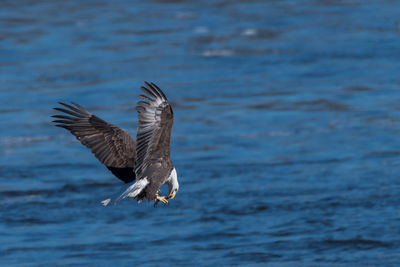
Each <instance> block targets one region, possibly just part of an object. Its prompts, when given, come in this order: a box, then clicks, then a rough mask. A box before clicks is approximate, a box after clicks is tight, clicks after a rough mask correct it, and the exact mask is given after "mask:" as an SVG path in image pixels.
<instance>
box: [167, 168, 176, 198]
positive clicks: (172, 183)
mask: <svg viewBox="0 0 400 267" xmlns="http://www.w3.org/2000/svg"><path fill="white" fill-rule="evenodd" d="M167 184H168V189H169V192H168V198H170V199H173V198H174V197H175V195H176V192H178V190H179V183H178V175H177V173H176V169H175V168H173V169H172V171H171V174H170V175H169V178H168V180H167Z"/></svg>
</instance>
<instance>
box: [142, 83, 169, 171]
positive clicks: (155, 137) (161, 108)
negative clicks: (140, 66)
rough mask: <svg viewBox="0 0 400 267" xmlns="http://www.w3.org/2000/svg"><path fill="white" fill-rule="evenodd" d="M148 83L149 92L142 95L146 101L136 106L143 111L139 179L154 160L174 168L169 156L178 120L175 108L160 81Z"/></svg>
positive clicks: (144, 89)
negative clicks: (175, 123)
mask: <svg viewBox="0 0 400 267" xmlns="http://www.w3.org/2000/svg"><path fill="white" fill-rule="evenodd" d="M145 84H146V87H142V90H143V92H144V93H145V95H140V98H141V99H142V101H139V102H138V104H137V106H136V110H137V111H138V115H139V122H138V130H137V137H136V154H137V158H136V165H135V173H136V177H137V179H141V178H144V177H142V176H143V174H144V173H145V171H146V168H147V167H148V166H149V165H151V164H152V163H166V164H167V165H168V167H170V168H171V169H172V164H171V162H170V159H169V153H170V139H171V130H172V124H173V123H174V116H173V112H172V108H171V106H170V104H169V103H168V100H167V97H166V96H165V95H164V93H163V92H162V91H161V89H160V88H158V87H157V85H155V84H154V83H150V84H149V83H147V82H145ZM169 165H170V166H169ZM149 178H151V177H149Z"/></svg>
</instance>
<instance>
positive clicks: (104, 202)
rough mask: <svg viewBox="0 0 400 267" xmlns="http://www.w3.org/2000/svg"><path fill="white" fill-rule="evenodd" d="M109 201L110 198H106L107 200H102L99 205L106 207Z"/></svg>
mask: <svg viewBox="0 0 400 267" xmlns="http://www.w3.org/2000/svg"><path fill="white" fill-rule="evenodd" d="M110 201H111V198H107V199H104V200H103V201H102V202H101V204H103V206H107V205H108V204H110Z"/></svg>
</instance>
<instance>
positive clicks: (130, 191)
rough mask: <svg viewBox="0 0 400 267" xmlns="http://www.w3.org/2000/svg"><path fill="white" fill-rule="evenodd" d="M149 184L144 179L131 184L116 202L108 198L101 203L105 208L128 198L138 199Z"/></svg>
mask: <svg viewBox="0 0 400 267" xmlns="http://www.w3.org/2000/svg"><path fill="white" fill-rule="evenodd" d="M148 184H149V181H148V180H147V179H146V178H144V179H140V180H138V181H136V182H135V183H133V184H131V185H130V186H129V187H128V188H127V189H126V190H125V191H124V192H123V193H122V194H121V195H120V196H119V197H117V198H115V199H114V200H113V199H111V198H107V199H105V200H103V201H102V202H101V204H103V206H108V205H110V204H111V203H112V204H114V205H115V204H116V203H117V202H119V201H120V200H122V199H124V198H126V197H132V198H135V197H137V196H138V195H139V194H140V192H142V190H143V189H144V188H145V187H146V186H147V185H148Z"/></svg>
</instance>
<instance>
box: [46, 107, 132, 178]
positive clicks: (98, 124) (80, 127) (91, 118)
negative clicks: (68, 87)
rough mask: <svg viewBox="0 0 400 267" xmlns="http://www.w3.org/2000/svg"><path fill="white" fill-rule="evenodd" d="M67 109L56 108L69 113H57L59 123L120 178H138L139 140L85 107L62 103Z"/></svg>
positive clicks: (58, 124) (59, 125)
mask: <svg viewBox="0 0 400 267" xmlns="http://www.w3.org/2000/svg"><path fill="white" fill-rule="evenodd" d="M59 104H60V105H62V106H64V107H65V108H66V109H64V108H54V109H55V110H57V111H61V112H63V113H65V114H67V115H68V116H67V115H54V116H52V117H53V118H56V119H57V120H54V121H53V122H55V123H57V124H56V126H58V127H62V128H65V129H67V130H68V131H70V132H71V133H72V134H73V135H75V137H76V138H77V139H78V140H79V141H80V142H81V143H82V144H83V145H85V146H86V147H88V148H90V150H91V151H92V153H93V154H94V155H95V156H96V158H97V159H98V160H99V161H100V162H101V163H103V164H104V165H105V166H106V167H107V168H108V169H109V170H110V171H111V172H112V173H113V174H114V175H115V176H116V177H118V178H119V179H120V180H122V181H124V182H125V183H129V182H131V181H133V180H135V173H134V171H133V168H134V166H135V156H136V150H135V142H134V141H133V139H132V137H131V136H130V135H129V134H128V133H127V132H125V131H124V130H122V129H120V128H118V127H117V126H115V125H113V124H110V123H107V122H106V121H104V120H102V119H100V118H99V117H97V116H95V115H93V114H91V113H90V112H89V111H87V110H86V109H85V108H84V107H82V106H80V105H78V104H75V103H72V104H73V105H74V106H71V105H67V104H64V103H61V102H59Z"/></svg>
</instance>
